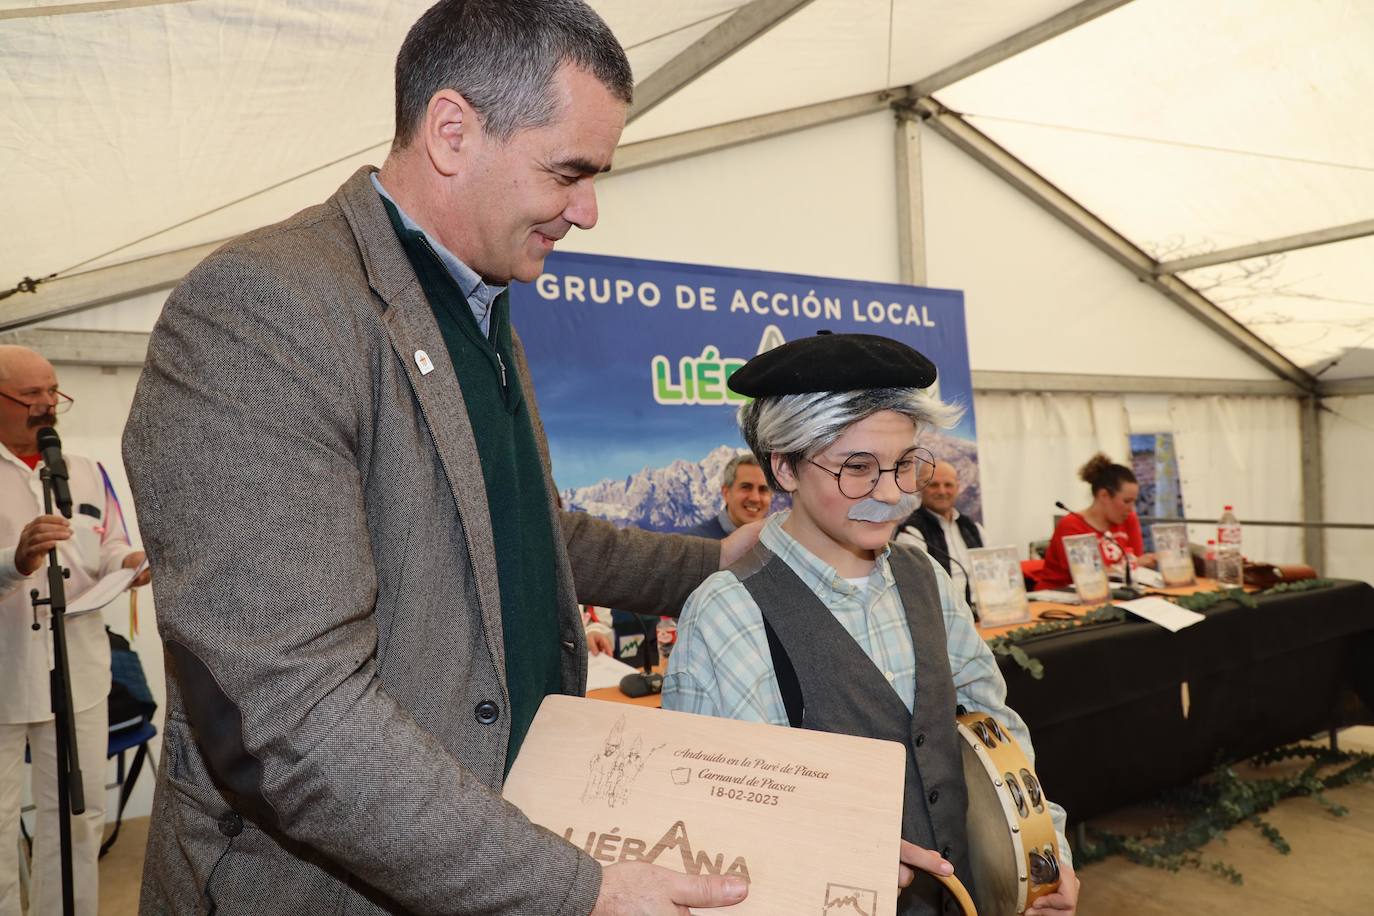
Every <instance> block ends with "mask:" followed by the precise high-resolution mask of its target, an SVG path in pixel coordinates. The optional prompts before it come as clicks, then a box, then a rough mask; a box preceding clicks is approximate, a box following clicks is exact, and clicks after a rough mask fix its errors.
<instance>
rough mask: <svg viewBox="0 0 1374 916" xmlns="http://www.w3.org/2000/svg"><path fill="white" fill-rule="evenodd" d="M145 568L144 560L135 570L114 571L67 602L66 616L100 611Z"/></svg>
mask: <svg viewBox="0 0 1374 916" xmlns="http://www.w3.org/2000/svg"><path fill="white" fill-rule="evenodd" d="M147 568H148V561H147V560H144V561H143V562H142V563H140V564H139V566H138V568H137V569H116V570H115V571H114V572H112V573H110V574H109V575H108V576H106V577H105V578H103V579H101V580H100V581H99V582H97V583H96V584H95V585H92V586H91V587H90V588H88V589H86V591H84V592H82V593H81V595H80V596H78V597H77V599H76V600H75V601H71V602H68V604H67V616H68V617H74V616H76V615H77V614H89V613H90V612H91V611H98V610H100V609H101V608H103V607H104V606H105V605H107V604H109V603H110V602H111V601H113V600H115V599H116V598H118V597H119V596H120V595H122V594H123V593H124V592H125V591H126V590H127V589H128V588H129V583H130V582H132V581H134V580H135V579H137V578H138V577H139V576H140V575H142V574H143V570H145V569H147Z"/></svg>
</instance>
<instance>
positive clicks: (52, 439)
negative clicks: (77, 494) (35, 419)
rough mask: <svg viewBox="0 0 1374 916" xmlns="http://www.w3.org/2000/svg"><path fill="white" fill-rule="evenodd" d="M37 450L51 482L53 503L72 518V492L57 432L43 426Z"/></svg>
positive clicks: (39, 431) (39, 434)
mask: <svg viewBox="0 0 1374 916" xmlns="http://www.w3.org/2000/svg"><path fill="white" fill-rule="evenodd" d="M38 450H39V452H41V453H42V455H43V464H45V465H46V466H47V469H48V478H49V479H50V480H52V491H53V502H55V503H57V508H58V509H60V510H61V512H62V514H63V515H64V516H66V517H67V518H71V517H72V491H71V488H70V487H69V486H67V462H66V461H65V460H64V459H63V457H62V439H61V438H60V437H59V436H58V435H57V430H55V429H53V428H52V427H51V426H44V427H41V428H40V429H39V430H38Z"/></svg>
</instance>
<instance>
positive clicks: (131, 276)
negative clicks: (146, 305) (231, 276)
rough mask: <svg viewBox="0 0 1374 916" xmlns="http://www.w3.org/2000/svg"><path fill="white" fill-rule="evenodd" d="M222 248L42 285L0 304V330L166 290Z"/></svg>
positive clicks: (213, 245)
mask: <svg viewBox="0 0 1374 916" xmlns="http://www.w3.org/2000/svg"><path fill="white" fill-rule="evenodd" d="M223 244H224V242H222V241H218V242H209V243H207V244H204V245H195V246H193V247H191V248H182V249H180V250H179V251H171V252H168V253H166V254H159V255H153V256H151V257H147V258H139V259H138V260H135V261H126V262H125V263H123V264H115V265H113V266H111V267H98V268H95V269H92V270H87V271H83V272H82V273H77V274H69V275H67V276H64V277H56V278H54V279H52V280H46V281H44V282H43V283H41V284H39V286H38V288H37V289H36V290H34V291H33V292H32V293H23V294H17V295H14V296H11V297H10V298H8V299H6V300H4V302H3V303H0V331H7V330H10V329H12V328H21V327H23V326H25V325H29V324H34V323H36V322H39V321H46V320H47V319H49V318H58V317H60V316H62V315H70V314H72V313H74V312H80V311H85V310H86V309H90V308H95V307H96V306H98V305H105V304H107V303H110V302H119V301H121V300H123V299H130V298H132V297H134V296H141V295H143V294H145V293H153V292H158V291H160V290H164V289H171V288H172V287H173V286H176V285H177V284H178V283H180V282H181V278H182V277H184V276H186V275H187V274H188V273H190V272H191V270H192V269H193V268H194V267H195V266H196V265H197V264H199V263H200V262H201V261H203V260H204V259H205V256H206V255H208V254H209V253H210V252H212V251H214V250H215V249H216V248H218V247H219V246H220V245H223Z"/></svg>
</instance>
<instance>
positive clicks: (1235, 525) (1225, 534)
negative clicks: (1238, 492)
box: [1217, 506, 1240, 553]
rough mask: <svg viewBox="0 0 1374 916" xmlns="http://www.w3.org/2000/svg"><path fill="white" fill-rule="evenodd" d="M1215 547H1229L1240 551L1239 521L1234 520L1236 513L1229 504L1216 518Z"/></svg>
mask: <svg viewBox="0 0 1374 916" xmlns="http://www.w3.org/2000/svg"><path fill="white" fill-rule="evenodd" d="M1217 549H1218V550H1227V549H1231V550H1234V551H1236V553H1240V522H1238V521H1236V514H1235V512H1233V511H1231V507H1230V506H1227V507H1226V508H1225V511H1223V512H1222V513H1221V518H1219V519H1217Z"/></svg>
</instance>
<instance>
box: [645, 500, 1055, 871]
mask: <svg viewBox="0 0 1374 916" xmlns="http://www.w3.org/2000/svg"><path fill="white" fill-rule="evenodd" d="M790 514H791V513H790V511H784V512H779V513H777V514H776V515H774V516H772V517H770V518H769V519H768V523H767V524H766V525H764V527H763V531H762V532H761V533H760V535H759V541H760V542H761V543H762V544H763V546H765V547H767V548H768V549H769V550H771V551H772V552H773V553H774V554H776V555H777V557H778V558H779V559H781V560H782V561H783V562H784V563H786V564H787V565H788V566H789V567H790V568H791V569H792V571H793V572H795V573H796V574H797V575H798V576H799V577H800V578H801V580H802V582H803V583H804V584H805V585H806V586H807V588H809V589H811V591H812V592H813V593H814V594H815V595H816V597H817V598H819V599H820V600H821V602H822V603H823V604H824V605H825V606H826V607H827V608H828V609H829V610H830V612H831V613H832V614H834V615H835V619H836V620H837V621H839V623H840V625H841V626H843V627H844V628H845V630H846V631H847V632H848V633H849V635H850V636H852V637H854V641H855V642H856V643H858V645H859V648H861V649H862V650H863V651H864V654H865V655H867V656H868V657H869V659H871V660H872V662H873V664H874V665H876V666H877V668H878V670H879V671H881V672H882V673H883V675H884V676H885V677H886V678H887V681H888V683H889V684H891V685H892V689H893V690H895V691H896V692H897V696H898V697H900V698H901V700H902V702H903V703H904V704H906V708H907V709H908V710H910V709H912V708H913V706H914V704H915V699H916V697H915V692H916V653H915V650H914V649H913V647H912V644H911V630H910V628H909V626H908V624H907V618H906V610H905V608H904V607H903V606H902V600H901V596H900V595H899V594H898V592H897V583H896V579H895V578H894V577H893V575H892V569H891V566H890V564H889V563H888V555H889V554H890V553H891V548H890V547H888V548H884V549H883V551H882V553H880V554H879V555H878V557H877V562H876V563H875V564H874V566H873V571H872V572H870V573H869V575H868V579H867V581H866V582H865V583H864V586H865V587H863V588H859V587H856V586H855V585H853V584H851V583H850V582H848V581H847V580H846V579H844V578H843V577H841V576H840V575H839V573H837V572H836V571H835V568H834V567H833V566H831V565H830V564H828V563H826V562H825V561H824V560H822V559H821V558H820V557H817V556H816V555H815V554H813V553H812V552H811V551H809V550H807V549H806V548H805V547H803V546H802V545H801V543H799V542H798V541H797V539H796V538H794V537H792V536H791V535H790V534H788V533H787V532H786V531H784V530H783V528H782V525H783V522H785V521H786V520H787V518H788V516H789V515H790ZM926 558H927V559H928V560H930V558H929V556H927V557H926ZM930 564H931V567H932V568H933V569H934V571H935V578H936V582H937V583H938V585H939V591H940V607H941V610H942V611H943V614H944V620H945V636H946V640H947V643H948V652H949V667H950V671H951V672H952V673H953V675H954V687H955V693H956V696H957V698H958V702H959V703H960V704H961V705H963V706H964V707H966V708H968V709H970V710H975V709H976V710H981V711H983V712H987V713H990V714H992V715H993V716H994V717H995V718H996V719H997V720H998V721H999V722H1001V723H1002V724H1003V725H1004V726H1005V727H1006V728H1007V730H1008V731H1010V732H1011V733H1012V735H1013V736H1014V737H1015V738H1016V740H1017V742H1018V743H1019V744H1020V745H1021V747H1022V749H1023V750H1025V752H1026V756H1027V757H1028V758H1029V759H1030V760H1031V762H1032V764H1033V763H1034V760H1035V749H1034V747H1033V746H1032V745H1031V740H1030V733H1029V731H1027V729H1026V724H1025V722H1024V721H1022V719H1021V717H1020V716H1019V715H1017V714H1016V713H1015V712H1014V711H1013V710H1012V709H1011V708H1010V707H1009V706H1007V685H1006V681H1004V680H1003V679H1002V672H1001V670H1000V669H999V668H998V667H997V660H996V658H995V657H994V656H993V654H992V650H991V649H989V648H988V646H987V643H986V642H984V641H983V638H982V636H980V635H979V634H978V629H977V627H976V625H975V624H974V622H973V614H972V613H971V612H970V611H969V609H968V605H967V604H966V603H965V602H964V599H963V596H962V595H960V594H957V593H955V591H954V589H953V588H952V586H951V584H950V579H949V574H948V573H946V572H945V571H944V569H943V568H942V567H941V566H940V565H939V564H938V563H936V562H935V561H934V560H930ZM663 708H664V709H675V710H679V711H682V712H693V713H698V714H700V715H708V716H723V717H725V718H730V719H744V720H747V721H751V722H766V723H768V724H770V725H784V726H785V725H787V724H788V722H787V709H786V707H785V706H784V705H783V701H782V691H781V689H780V688H779V687H778V680H777V676H776V675H775V674H774V671H773V657H772V654H771V653H770V652H769V650H768V638H767V636H765V635H764V629H763V615H762V614H761V613H760V612H759V608H758V605H757V604H755V603H754V599H753V597H752V596H751V595H750V594H749V591H748V589H746V588H745V587H744V585H743V583H741V582H740V581H739V579H737V578H735V575H734V573H731V572H729V571H721V572H718V573H714V574H713V575H711V576H710V577H708V578H707V579H706V581H705V582H703V583H702V584H701V586H700V587H698V588H697V590H696V591H695V592H693V593H692V596H691V597H690V598H688V599H687V604H686V606H685V607H684V608H683V610H682V616H681V617H680V618H679V619H678V629H677V645H676V647H675V648H674V650H673V654H672V656H671V657H670V658H669V660H668V673H667V675H666V676H665V677H664V679H663ZM1049 807H1050V815H1051V817H1052V819H1053V820H1054V826H1055V832H1056V833H1057V834H1058V838H1059V848H1060V849H1061V850H1062V854H1063V856H1064V859H1065V861H1067V862H1070V863H1072V861H1073V859H1072V852H1071V851H1070V848H1069V844H1068V841H1067V839H1066V838H1065V835H1064V830H1065V822H1066V817H1065V814H1064V809H1063V808H1061V807H1059V806H1058V805H1055V804H1053V803H1051V804H1050V806H1049Z"/></svg>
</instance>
